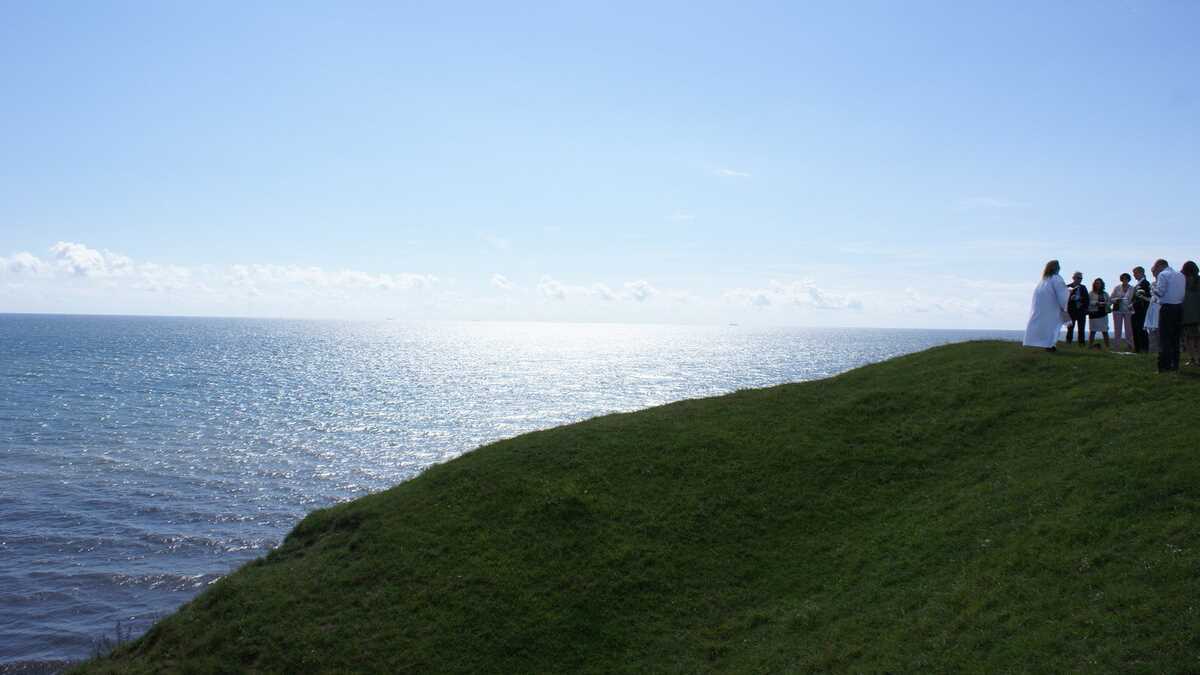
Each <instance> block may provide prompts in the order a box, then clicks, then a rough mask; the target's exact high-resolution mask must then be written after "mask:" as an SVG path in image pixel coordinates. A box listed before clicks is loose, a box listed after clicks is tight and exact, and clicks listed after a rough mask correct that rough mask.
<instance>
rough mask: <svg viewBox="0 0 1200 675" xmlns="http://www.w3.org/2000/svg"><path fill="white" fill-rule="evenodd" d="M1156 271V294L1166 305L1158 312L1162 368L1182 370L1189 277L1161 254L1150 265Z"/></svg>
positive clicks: (1161, 304) (1168, 370)
mask: <svg viewBox="0 0 1200 675" xmlns="http://www.w3.org/2000/svg"><path fill="white" fill-rule="evenodd" d="M1150 271H1151V272H1153V273H1154V280H1155V284H1154V297H1156V298H1158V304H1159V306H1161V307H1162V309H1161V310H1159V314H1158V337H1159V340H1160V343H1159V348H1158V372H1160V373H1169V372H1172V371H1175V370H1179V328H1180V323H1181V322H1182V320H1183V299H1184V297H1185V296H1186V288H1185V284H1187V279H1185V278H1184V276H1183V275H1182V274H1180V273H1179V272H1176V271H1175V270H1173V269H1171V266H1170V265H1169V264H1168V263H1167V261H1166V260H1163V259H1162V258H1159V259H1158V260H1157V261H1155V263H1154V267H1151V268H1150Z"/></svg>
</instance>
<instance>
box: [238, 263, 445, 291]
mask: <svg viewBox="0 0 1200 675" xmlns="http://www.w3.org/2000/svg"><path fill="white" fill-rule="evenodd" d="M223 276H224V281H226V282H228V283H230V284H232V285H234V286H236V287H239V288H247V289H249V288H261V287H264V286H265V287H288V286H293V287H306V288H314V289H327V290H376V291H410V290H422V289H427V288H430V287H432V286H434V285H436V284H437V283H438V278H437V277H435V276H433V275H429V274H413V273H410V272H401V273H380V274H372V273H370V272H363V271H361V270H352V269H341V270H332V271H330V270H325V269H324V268H322V267H316V266H301V265H263V264H252V265H230V266H229V267H228V268H227V269H226V270H225V273H224V275H223Z"/></svg>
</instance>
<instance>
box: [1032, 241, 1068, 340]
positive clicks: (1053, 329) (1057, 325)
mask: <svg viewBox="0 0 1200 675" xmlns="http://www.w3.org/2000/svg"><path fill="white" fill-rule="evenodd" d="M1059 271H1060V267H1059V265H1058V261H1057V260H1051V261H1050V262H1048V263H1046V267H1045V269H1043V270H1042V283H1040V284H1038V287H1037V288H1036V289H1035V290H1034V291H1033V302H1032V303H1031V305H1030V308H1029V323H1028V324H1027V325H1026V326H1025V339H1024V340H1022V341H1021V344H1023V345H1025V346H1026V347H1041V348H1042V349H1045V350H1046V351H1048V352H1052V351H1055V347H1054V344H1055V343H1056V342H1058V333H1059V331H1061V330H1062V327H1063V324H1064V323H1066V321H1067V297H1068V294H1067V284H1066V282H1065V281H1063V279H1062V277H1060V276H1059V275H1058V273H1059Z"/></svg>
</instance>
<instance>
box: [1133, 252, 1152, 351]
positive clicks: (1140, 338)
mask: <svg viewBox="0 0 1200 675" xmlns="http://www.w3.org/2000/svg"><path fill="white" fill-rule="evenodd" d="M1133 278H1134V279H1137V281H1136V282H1134V284H1133V351H1135V352H1137V353H1139V354H1141V353H1144V352H1147V351H1149V350H1150V335H1149V334H1148V333H1147V332H1146V310H1148V309H1150V280H1149V279H1147V278H1146V270H1145V268H1143V267H1141V266H1138V267H1135V268H1133Z"/></svg>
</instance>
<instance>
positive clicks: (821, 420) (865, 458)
mask: <svg viewBox="0 0 1200 675" xmlns="http://www.w3.org/2000/svg"><path fill="white" fill-rule="evenodd" d="M1060 352H1062V353H1060V354H1057V355H1051V354H1046V353H1044V352H1042V351H1040V350H1025V349H1021V348H1020V347H1018V346H1017V345H1015V344H1008V343H995V342H987V343H968V344H959V345H952V346H947V347H941V348H937V349H933V350H930V351H926V352H922V353H919V354H913V355H910V356H905V357H902V358H898V359H894V360H892V361H888V362H886V363H881V364H877V365H872V366H868V367H865V368H860V369H858V370H855V371H852V372H848V373H845V374H843V375H840V376H838V377H834V378H831V379H828V380H823V381H818V382H808V383H801V384H791V385H783V386H778V387H771V388H767V389H759V390H750V391H742V392H738V393H735V394H730V395H728V396H721V397H717V398H709V399H702V400H691V401H683V402H679V403H674V404H671V405H666V406H662V407H658V408H653V409H649V410H644V411H640V412H636V413H630V414H620V415H609V416H606V417H601V418H597V419H592V420H589V421H586V422H581V423H579V424H573V425H569V426H565V427H560V428H556V429H550V430H547V431H542V432H537V433H532V434H527V435H524V436H520V437H517V438H513V439H510V440H506V441H502V442H499V443H495V444H492V445H489V446H486V447H483V448H480V449H479V450H476V451H474V452H471V453H468V454H466V455H464V456H462V457H460V458H458V459H456V460H454V461H451V462H448V463H446V464H443V465H439V466H436V467H433V468H431V469H429V470H428V471H427V472H425V473H424V474H422V475H421V476H420V477H418V478H416V479H414V480H411V481H409V482H406V483H404V484H401V485H399V486H397V487H395V488H393V489H391V490H388V491H386V492H382V493H379V494H375V495H371V496H369V497H365V498H363V499H359V500H356V501H353V502H350V503H347V504H343V505H340V506H337V507H334V508H330V509H325V510H321V511H317V512H315V513H313V514H311V515H310V516H308V517H307V518H305V519H304V520H303V521H302V522H301V523H300V524H299V525H298V526H297V527H296V528H295V530H294V531H293V532H292V533H291V534H290V535H289V536H288V537H287V539H286V541H285V542H284V543H283V545H282V546H280V547H279V548H278V549H277V550H275V551H274V552H272V553H271V554H270V555H268V556H267V557H266V558H264V559H261V560H258V561H256V562H253V563H251V564H249V565H247V566H245V567H243V568H242V569H240V570H238V571H237V572H236V573H234V574H231V575H229V576H228V577H226V578H224V579H222V580H221V581H219V582H217V583H216V584H214V585H213V586H212V587H211V588H209V589H208V590H207V591H205V592H204V593H203V594H202V595H200V596H198V597H197V598H196V599H195V600H193V601H192V602H190V603H189V604H187V605H186V606H184V607H183V608H182V609H180V610H179V611H178V612H176V613H175V614H174V615H172V616H170V617H168V618H166V619H165V620H163V621H162V622H160V623H159V624H158V625H157V626H156V627H154V628H153V629H152V630H151V631H150V632H149V633H147V634H146V635H145V636H144V637H143V638H141V639H140V640H137V641H135V642H133V643H131V644H129V645H126V646H124V647H123V648H121V649H120V650H118V651H117V652H116V653H115V654H114V655H113V656H112V657H110V658H107V659H102V660H98V661H92V662H89V663H87V664H84V665H83V666H82V667H81V670H82V671H83V672H110V671H116V672H163V671H167V670H181V671H185V672H187V671H197V672H217V671H223V672H236V671H272V672H313V671H321V670H324V671H330V672H333V671H347V670H359V671H375V672H413V673H426V672H447V671H449V672H455V671H458V672H465V671H496V672H563V671H580V670H582V671H593V672H612V671H626V672H672V671H687V672H694V671H709V670H713V671H732V672H778V671H785V672H786V671H810V670H815V671H828V670H853V671H946V670H978V671H984V670H986V671H1025V670H1035V671H1047V672H1052V671H1058V672H1062V671H1075V670H1095V671H1118V670H1121V671H1126V670H1128V671H1144V672H1164V671H1176V672H1178V671H1193V670H1200V420H1198V416H1200V377H1192V376H1189V375H1186V374H1185V375H1169V376H1159V375H1156V374H1155V373H1154V372H1153V371H1154V367H1153V363H1152V362H1151V361H1150V360H1148V359H1147V358H1145V357H1133V356H1119V355H1110V354H1102V353H1095V352H1079V351H1075V350H1073V349H1063V350H1060ZM1163 420H1170V422H1169V423H1168V424H1165V425H1162V424H1160V423H1161V422H1162V421H1163Z"/></svg>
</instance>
